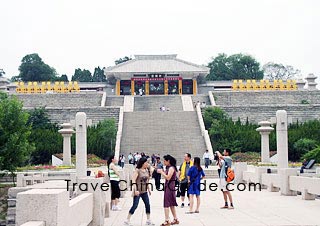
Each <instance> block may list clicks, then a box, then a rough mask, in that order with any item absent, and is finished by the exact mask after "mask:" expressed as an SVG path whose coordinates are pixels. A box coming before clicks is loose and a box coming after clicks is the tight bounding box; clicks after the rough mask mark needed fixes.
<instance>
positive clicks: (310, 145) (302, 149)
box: [290, 138, 317, 161]
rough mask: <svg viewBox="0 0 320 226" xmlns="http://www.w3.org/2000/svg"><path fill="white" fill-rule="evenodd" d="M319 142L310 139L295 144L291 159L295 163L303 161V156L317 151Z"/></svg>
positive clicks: (303, 139)
mask: <svg viewBox="0 0 320 226" xmlns="http://www.w3.org/2000/svg"><path fill="white" fill-rule="evenodd" d="M316 147H317V142H316V141H315V140H311V139H308V138H302V139H300V140H298V141H296V142H294V144H293V149H292V151H291V152H290V158H291V159H292V160H294V161H298V160H300V159H301V156H302V155H304V154H305V153H307V152H309V151H311V150H313V149H315V148H316Z"/></svg>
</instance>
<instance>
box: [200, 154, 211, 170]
mask: <svg viewBox="0 0 320 226" xmlns="http://www.w3.org/2000/svg"><path fill="white" fill-rule="evenodd" d="M202 158H203V160H204V167H205V168H209V165H210V154H209V151H208V150H206V151H205V153H204V154H203V157H202Z"/></svg>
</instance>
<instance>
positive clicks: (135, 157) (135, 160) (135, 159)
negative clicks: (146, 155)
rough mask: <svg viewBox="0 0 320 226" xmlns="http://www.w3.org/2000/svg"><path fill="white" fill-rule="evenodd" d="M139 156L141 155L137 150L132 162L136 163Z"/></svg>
mask: <svg viewBox="0 0 320 226" xmlns="http://www.w3.org/2000/svg"><path fill="white" fill-rule="evenodd" d="M140 158H141V155H140V154H139V153H138V152H137V153H136V154H135V156H134V164H137V162H138V161H139V159H140Z"/></svg>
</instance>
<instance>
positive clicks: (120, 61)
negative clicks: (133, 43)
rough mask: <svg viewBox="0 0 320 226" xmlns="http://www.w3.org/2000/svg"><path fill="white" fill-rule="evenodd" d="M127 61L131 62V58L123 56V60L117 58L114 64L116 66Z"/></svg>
mask: <svg viewBox="0 0 320 226" xmlns="http://www.w3.org/2000/svg"><path fill="white" fill-rule="evenodd" d="M128 60H132V58H131V57H128V56H125V57H123V58H119V59H118V60H116V61H115V62H114V63H115V65H117V64H121V63H124V62H126V61H128Z"/></svg>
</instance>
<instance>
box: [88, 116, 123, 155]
mask: <svg viewBox="0 0 320 226" xmlns="http://www.w3.org/2000/svg"><path fill="white" fill-rule="evenodd" d="M116 135H117V129H116V123H115V121H114V120H113V119H106V120H104V121H101V122H99V123H98V124H97V125H94V126H91V127H89V128H88V153H90V154H95V155H97V156H99V157H100V158H103V159H106V158H107V157H109V156H110V155H112V154H113V153H114V148H115V143H116Z"/></svg>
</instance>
